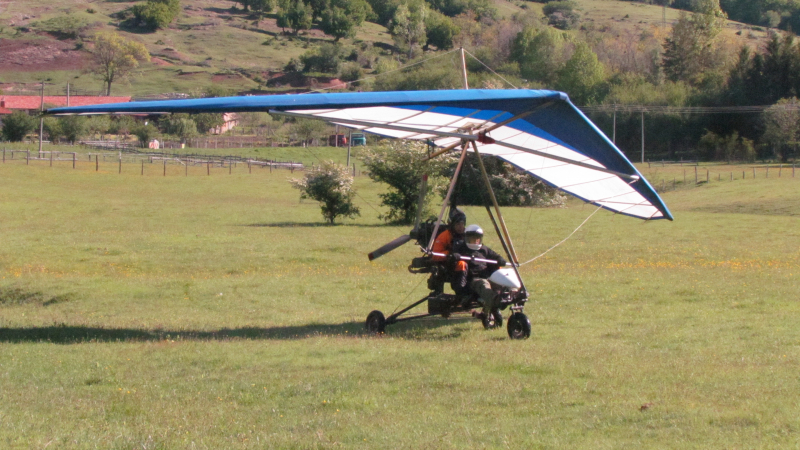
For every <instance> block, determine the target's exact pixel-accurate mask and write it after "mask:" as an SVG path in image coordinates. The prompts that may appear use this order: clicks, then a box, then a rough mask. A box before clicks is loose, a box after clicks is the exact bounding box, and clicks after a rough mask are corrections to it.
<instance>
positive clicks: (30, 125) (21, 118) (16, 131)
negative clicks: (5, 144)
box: [2, 111, 36, 142]
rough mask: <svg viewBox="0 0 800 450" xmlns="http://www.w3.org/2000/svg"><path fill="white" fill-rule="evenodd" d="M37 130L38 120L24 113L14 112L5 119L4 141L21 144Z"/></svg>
mask: <svg viewBox="0 0 800 450" xmlns="http://www.w3.org/2000/svg"><path fill="white" fill-rule="evenodd" d="M35 129H36V118H35V117H33V116H29V115H28V113H26V112H24V111H14V112H13V113H11V114H9V115H7V116H5V117H3V130H2V136H3V139H5V140H7V141H11V142H19V141H21V140H23V139H25V136H26V135H27V134H28V133H32V132H33V131H34V130H35Z"/></svg>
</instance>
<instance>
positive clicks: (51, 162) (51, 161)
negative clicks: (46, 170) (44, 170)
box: [50, 150, 53, 167]
mask: <svg viewBox="0 0 800 450" xmlns="http://www.w3.org/2000/svg"><path fill="white" fill-rule="evenodd" d="M50 167H53V151H52V150H50Z"/></svg>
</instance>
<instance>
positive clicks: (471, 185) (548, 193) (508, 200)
mask: <svg viewBox="0 0 800 450" xmlns="http://www.w3.org/2000/svg"><path fill="white" fill-rule="evenodd" d="M467 158H468V159H467V160H466V161H465V163H464V164H465V166H464V167H463V169H462V170H461V174H460V175H459V179H458V184H457V185H456V193H455V194H454V195H455V200H456V203H457V204H458V205H478V206H485V205H487V204H489V202H490V201H491V200H490V199H489V194H488V192H487V190H486V183H485V181H484V179H483V176H482V175H481V173H480V169H479V168H478V167H477V162H476V161H475V156H474V155H470V156H468V157H467ZM481 160H482V161H483V165H484V167H485V168H486V173H487V175H488V176H489V182H490V183H491V185H492V190H493V191H494V194H495V197H496V198H497V203H498V204H499V205H501V206H538V207H553V206H563V205H564V203H565V202H566V200H567V197H566V195H564V194H563V193H561V192H560V191H559V190H558V189H555V188H552V187H549V186H547V185H546V184H544V183H542V182H541V181H539V180H537V179H535V178H533V177H532V176H530V175H529V174H528V173H526V172H523V171H521V170H519V169H516V168H514V167H513V166H511V165H510V164H508V163H506V162H503V161H502V160H500V159H499V158H496V157H494V156H488V155H482V156H481ZM451 161H452V160H451ZM456 165H457V163H456V161H452V162H451V166H450V168H449V169H448V170H447V172H446V174H445V176H446V177H452V176H453V174H454V173H455V168H456ZM439 193H440V194H441V195H442V196H444V194H445V193H446V186H442V187H441V188H440V191H439Z"/></svg>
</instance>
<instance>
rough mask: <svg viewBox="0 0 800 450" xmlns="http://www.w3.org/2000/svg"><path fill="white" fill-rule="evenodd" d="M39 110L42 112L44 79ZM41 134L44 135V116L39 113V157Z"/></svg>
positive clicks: (40, 154)
mask: <svg viewBox="0 0 800 450" xmlns="http://www.w3.org/2000/svg"><path fill="white" fill-rule="evenodd" d="M40 112H41V113H44V80H42V100H41V108H40ZM42 136H44V116H43V115H42V114H39V157H40V158H41V156H42Z"/></svg>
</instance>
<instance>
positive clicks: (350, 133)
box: [345, 128, 353, 167]
mask: <svg viewBox="0 0 800 450" xmlns="http://www.w3.org/2000/svg"><path fill="white" fill-rule="evenodd" d="M352 146H353V129H352V128H350V129H348V131H347V164H346V165H345V167H350V147H352Z"/></svg>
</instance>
